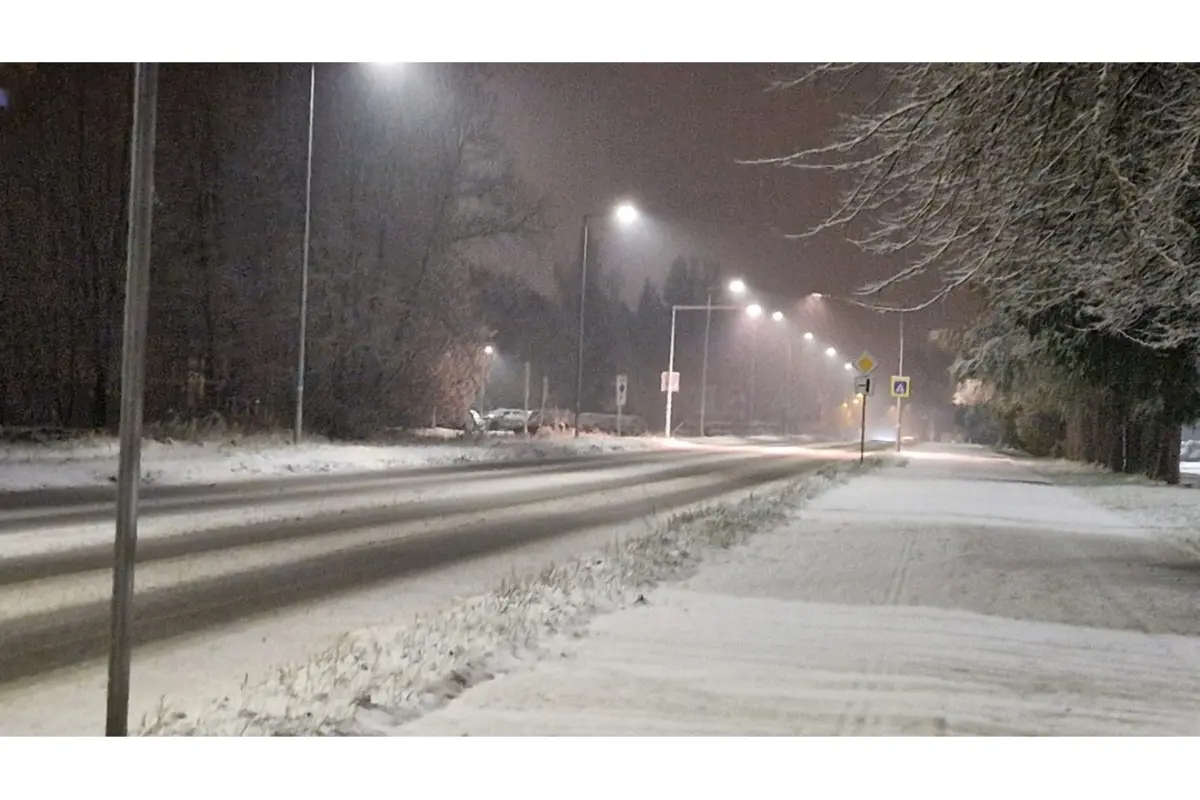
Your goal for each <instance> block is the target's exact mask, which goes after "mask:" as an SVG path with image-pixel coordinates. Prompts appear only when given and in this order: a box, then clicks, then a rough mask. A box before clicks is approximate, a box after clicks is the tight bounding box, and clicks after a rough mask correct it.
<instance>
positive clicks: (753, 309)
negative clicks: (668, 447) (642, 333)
mask: <svg viewBox="0 0 1200 800" xmlns="http://www.w3.org/2000/svg"><path fill="white" fill-rule="evenodd" d="M729 289H730V291H732V292H733V293H734V294H741V293H742V292H745V291H746V284H745V283H744V282H743V281H741V280H733V281H731V282H730V284H729ZM743 310H744V311H745V313H746V314H747V315H749V316H751V317H758V316H761V315H762V306H760V305H758V304H757V303H752V304H751V305H749V306H746V307H745V308H744V309H743V307H742V306H737V305H720V306H714V305H713V304H712V292H709V294H708V299H707V302H706V303H705V304H704V305H702V306H690V305H673V306H671V345H670V349H669V351H668V354H667V411H666V421H665V423H664V425H663V435H664V436H665V437H666V438H668V439H670V438H671V437H672V431H671V411H672V409H673V406H672V401H673V400H674V394H675V392H674V390H673V389H672V388H671V380H672V378H673V376H674V375H675V322H676V320H677V318H678V315H679V312H680V311H703V312H705V313H706V314H707V315H708V319H711V318H712V312H714V311H743ZM708 332H709V329H708V325H707V324H706V325H705V327H704V368H703V371H702V373H701V378H700V381H701V383H703V384H705V386H703V387H701V391H700V435H701V436H703V435H704V394H705V389H706V388H707V383H708Z"/></svg>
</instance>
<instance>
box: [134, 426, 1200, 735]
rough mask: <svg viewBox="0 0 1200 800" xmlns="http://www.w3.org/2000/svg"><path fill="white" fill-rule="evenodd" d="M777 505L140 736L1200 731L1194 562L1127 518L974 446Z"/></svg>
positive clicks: (488, 600)
mask: <svg viewBox="0 0 1200 800" xmlns="http://www.w3.org/2000/svg"><path fill="white" fill-rule="evenodd" d="M824 484H825V485H827V484H828V480H827V479H824ZM821 485H822V481H815V482H813V483H810V484H809V488H808V490H807V491H806V492H805V493H804V495H803V496H805V497H807V496H809V495H811V494H813V492H814V491H815V490H816V489H817V488H819V487H820V486H821ZM789 503H790V504H791V505H792V506H793V507H794V508H797V507H798V508H799V510H798V511H796V510H793V512H791V514H790V515H788V514H781V513H780V509H781V508H786V507H788V504H786V503H785V504H784V505H783V506H781V505H780V504H779V503H777V502H776V503H771V502H765V503H764V502H763V501H762V500H761V499H760V500H758V501H751V502H748V503H743V505H742V506H740V507H738V508H737V509H734V510H727V511H725V512H722V513H719V514H717V515H715V516H712V517H708V518H698V519H694V520H692V521H691V522H690V523H688V524H679V525H676V526H675V527H674V529H673V530H670V531H659V532H656V533H653V534H651V535H649V536H644V537H642V538H640V539H637V540H632V541H629V542H626V543H625V544H624V545H623V546H622V547H620V548H617V549H613V550H610V551H608V552H607V553H606V554H604V555H603V556H598V557H594V558H591V559H585V560H581V561H575V562H572V563H570V564H568V565H566V566H564V567H561V568H559V569H557V570H552V571H549V572H547V573H545V574H543V575H542V576H540V577H538V578H534V579H531V580H528V581H525V582H520V583H515V584H513V585H511V586H509V587H507V588H506V589H504V590H502V591H500V592H497V593H493V594H490V595H485V596H481V597H477V598H475V599H474V600H472V601H468V602H466V603H464V604H460V605H456V606H455V607H453V608H451V609H448V610H446V611H445V612H443V613H441V614H438V615H433V616H429V617H422V618H420V619H418V620H417V621H416V622H415V623H414V624H412V625H408V626H404V627H401V628H396V629H393V630H375V631H367V632H363V633H359V634H355V635H352V636H349V637H346V638H345V639H343V640H342V641H341V643H340V644H339V645H338V646H337V647H335V648H333V649H331V650H330V651H328V652H326V653H325V654H323V656H322V657H321V658H319V659H316V660H313V661H311V662H308V663H306V664H304V665H301V666H299V667H296V668H293V669H285V670H281V671H280V672H279V673H277V675H276V676H275V678H274V679H273V680H269V681H267V682H266V683H264V684H262V685H260V686H258V687H247V691H246V692H245V693H242V694H238V695H236V696H231V697H230V698H227V699H226V700H225V701H223V702H222V703H219V704H218V707H217V708H215V709H212V710H210V711H209V712H208V714H206V715H205V716H203V717H202V718H201V719H199V720H196V719H194V718H191V717H187V718H172V716H171V714H170V712H165V713H164V714H163V715H162V716H160V718H159V723H160V724H159V725H158V726H156V727H155V728H154V730H156V731H165V732H170V731H175V732H185V731H197V730H199V731H209V732H221V733H255V732H262V731H272V730H286V731H293V732H299V733H304V732H322V731H323V732H333V731H341V732H360V733H381V732H382V733H391V734H413V735H423V734H454V735H462V734H475V735H478V734H600V733H605V734H680V733H725V734H771V733H774V734H795V733H805V734H835V733H840V734H864V733H865V734H936V735H945V734H1176V735H1180V734H1187V735H1196V734H1200V638H1198V637H1200V617H1197V615H1196V613H1195V609H1196V599H1195V597H1196V589H1197V578H1196V575H1197V573H1198V570H1197V568H1196V558H1195V557H1194V556H1192V555H1189V554H1188V553H1186V552H1184V551H1183V550H1181V549H1180V547H1179V546H1178V545H1177V544H1176V543H1175V542H1173V541H1170V540H1164V539H1163V538H1162V536H1161V533H1160V531H1158V530H1156V529H1153V528H1147V527H1146V526H1145V525H1144V524H1142V520H1141V519H1140V518H1137V517H1131V516H1126V515H1123V514H1119V513H1117V512H1115V511H1112V510H1109V509H1106V508H1103V507H1101V506H1100V505H1098V504H1097V503H1095V502H1093V501H1092V500H1091V499H1089V498H1088V497H1085V496H1083V495H1082V494H1080V493H1079V491H1078V490H1076V489H1074V488H1072V487H1067V486H1056V485H1053V484H1051V483H1050V482H1049V481H1047V480H1046V479H1045V478H1044V477H1041V476H1040V475H1038V474H1037V473H1035V472H1034V471H1033V470H1032V469H1030V466H1029V465H1028V464H1023V463H1017V462H1014V461H1013V460H1011V459H1008V458H1004V457H999V456H995V455H994V454H989V453H987V452H986V451H984V450H982V449H980V448H969V447H941V448H928V449H923V450H918V451H915V452H912V453H910V454H909V460H908V462H907V463H906V465H905V466H904V468H891V469H885V470H883V471H881V472H879V473H877V474H872V475H867V476H864V477H860V478H857V479H855V480H854V481H852V482H851V483H849V484H846V485H843V486H840V487H837V488H834V489H833V490H832V491H829V492H827V493H825V494H824V495H822V496H820V497H818V498H817V499H816V500H815V501H813V502H810V503H808V504H807V505H803V506H799V505H798V504H796V503H795V502H794V501H789ZM763 528H770V529H771V530H770V531H769V532H766V533H763V534H762V535H760V536H756V537H754V538H752V539H750V540H749V543H748V544H746V545H744V546H740V547H737V548H735V549H732V550H727V551H724V552H723V553H718V554H717V555H715V556H711V557H710V558H709V559H708V563H706V564H705V565H704V566H703V567H702V568H701V569H700V571H699V572H698V573H696V574H694V575H693V576H692V577H690V578H688V579H687V580H686V581H684V582H682V583H676V584H675V585H672V586H668V587H658V588H653V586H654V584H655V583H656V582H657V581H659V580H661V579H664V578H667V579H669V578H680V577H686V575H687V573H688V571H689V569H688V568H689V567H690V566H692V565H694V564H695V563H696V561H697V558H698V556H699V554H700V553H701V552H703V551H704V550H705V548H711V546H712V545H727V544H730V543H734V542H737V541H739V540H740V539H742V538H743V537H744V534H746V533H749V532H751V531H753V530H756V529H763ZM709 552H711V551H709ZM609 610H611V611H613V613H611V614H608V615H606V616H601V617H599V618H597V619H594V620H591V619H590V618H591V617H592V616H594V615H595V614H596V612H600V611H609ZM589 620H590V621H591V624H590V626H589V625H588V622H589Z"/></svg>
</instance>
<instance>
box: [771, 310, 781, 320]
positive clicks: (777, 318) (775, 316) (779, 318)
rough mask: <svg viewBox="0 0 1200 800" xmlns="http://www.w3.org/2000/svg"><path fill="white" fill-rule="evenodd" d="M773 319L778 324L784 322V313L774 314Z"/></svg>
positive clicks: (772, 314)
mask: <svg viewBox="0 0 1200 800" xmlns="http://www.w3.org/2000/svg"><path fill="white" fill-rule="evenodd" d="M771 319H773V320H775V321H776V322H783V312H782V311H774V312H772V313H771Z"/></svg>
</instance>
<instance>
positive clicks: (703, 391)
mask: <svg viewBox="0 0 1200 800" xmlns="http://www.w3.org/2000/svg"><path fill="white" fill-rule="evenodd" d="M711 327H712V292H711V291H710V292H709V293H708V299H707V300H705V301H704V365H703V366H702V367H701V368H700V435H701V436H705V435H706V434H705V432H704V431H705V430H706V428H705V427H704V421H705V415H704V412H705V409H706V407H707V403H706V402H705V401H706V400H707V399H708V336H709V330H710V329H711Z"/></svg>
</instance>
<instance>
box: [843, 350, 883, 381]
mask: <svg viewBox="0 0 1200 800" xmlns="http://www.w3.org/2000/svg"><path fill="white" fill-rule="evenodd" d="M850 363H852V364H853V365H854V368H855V369H856V370H858V374H859V375H870V374H871V373H872V372H874V371H875V367H876V366H878V365H877V364H876V363H875V357H874V356H872V355H871V354H870V353H868V352H867V351H866V350H864V351H863V353H862V355H861V356H859V357H858V358H856V359H854V361H852V362H850Z"/></svg>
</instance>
